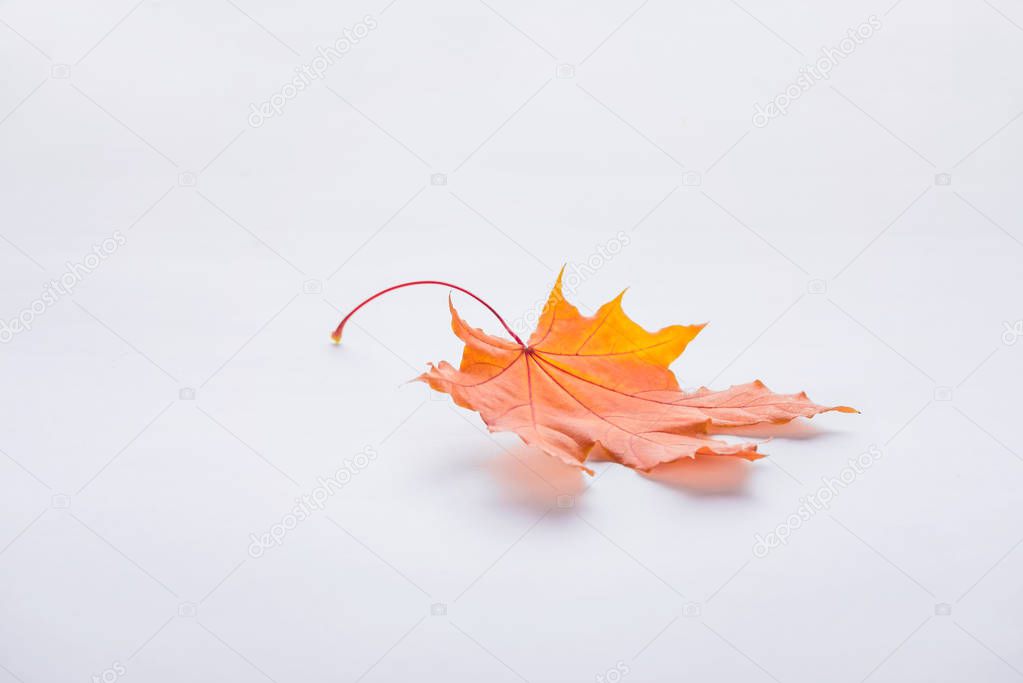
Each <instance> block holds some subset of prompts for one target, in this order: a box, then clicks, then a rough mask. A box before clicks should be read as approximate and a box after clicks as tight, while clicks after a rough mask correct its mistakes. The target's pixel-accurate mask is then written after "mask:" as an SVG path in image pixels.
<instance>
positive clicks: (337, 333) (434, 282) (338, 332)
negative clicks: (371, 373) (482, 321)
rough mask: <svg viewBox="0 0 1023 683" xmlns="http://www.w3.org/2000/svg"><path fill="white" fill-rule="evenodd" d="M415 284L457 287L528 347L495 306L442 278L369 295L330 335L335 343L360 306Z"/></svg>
mask: <svg viewBox="0 0 1023 683" xmlns="http://www.w3.org/2000/svg"><path fill="white" fill-rule="evenodd" d="M413 285H441V286H443V287H450V288H451V289H457V290H458V291H459V292H461V293H462V294H468V295H469V296H471V297H472V298H473V299H475V300H476V301H478V302H480V303H481V304H483V306H484V307H485V308H486V309H487V310H488V311H490V312H491V313H493V314H494V317H495V318H497V319H498V320H499V321H500V322H501V324H502V325H503V326H504V329H505V330H507V331H508V334H510V335H511V336H512V339H514V340H515V341H516V342H518V344H519V346H521V347H522V348H526V345H525V344H524V343H523V342H522V340H521V339H520V338H519V335H517V334H515V331H514V330H512V328H511V327H510V326H509V325H508V323H506V322H505V321H504V318H502V317H501V314H500V313H498V312H497V311H495V310H494V307H493V306H491V305H490V304H488V303H487V302H486V301H484V300H483V299H481V298H479V297H478V296H476V295H475V294H473V293H472V292H470V291H469V290H468V289H465V288H464V287H459V286H458V285H453V284H451V283H450V282H443V281H441V280H414V281H412V282H403V283H401V284H400V285H392V286H391V287H388V288H387V289H382V290H380V291H379V292H377V293H376V294H374V295H373V296H371V297H369V298H368V299H366V300H365V301H363V302H362V303H361V304H359V305H358V306H356V307H355V308H353V309H352V310H351V311H349V312H348V315H346V316H345V317H344V318H342V319H341V324H339V325H338V326H337V329H336V330H334V332H333V333H332V334H331V335H330V338H331V339H332V340H334V343H335V344H340V343H341V333H342V332H343V331H344V329H345V323H347V322H348V319H349V318H351V317H352V316H353V315H355V312H356V311H358V310H359V309H360V308H362V307H363V306H365V305H366V304H368V303H369V302H370V301H373V299H376V298H377V297H380V296H383V295H384V294H387V293H388V292H393V291H394V290H396V289H401V288H403V287H411V286H413Z"/></svg>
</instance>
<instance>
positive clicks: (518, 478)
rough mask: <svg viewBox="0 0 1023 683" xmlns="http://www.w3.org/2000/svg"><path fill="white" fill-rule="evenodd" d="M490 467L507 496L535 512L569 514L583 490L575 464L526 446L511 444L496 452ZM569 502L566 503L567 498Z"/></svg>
mask: <svg viewBox="0 0 1023 683" xmlns="http://www.w3.org/2000/svg"><path fill="white" fill-rule="evenodd" d="M489 470H490V473H491V474H492V475H493V477H494V479H495V481H496V482H497V483H498V485H499V486H500V487H501V489H502V491H503V492H504V494H505V496H506V499H507V500H508V501H509V502H511V503H514V504H516V505H520V506H523V507H526V508H529V509H531V510H535V511H537V512H542V511H544V510H548V509H550V510H551V514H554V515H562V514H565V513H570V512H571V511H572V509H573V508H578V506H579V496H580V494H582V493H583V491H585V489H586V481H585V477H586V475H585V474H584V473H583V472H582V470H579V469H577V468H575V467H572V466H570V465H566V464H565V463H563V462H560V461H558V460H555V459H554V458H552V457H551V456H549V455H547V454H545V453H543V452H542V451H540V450H538V449H535V448H529V447H528V446H525V445H523V446H513V447H511V448H507V449H504V450H503V451H502V452H501V453H498V454H497V455H496V456H495V457H494V458H492V459H491V460H490V462H489ZM566 496H567V497H569V498H571V504H568V502H569V501H568V498H560V500H559V497H566Z"/></svg>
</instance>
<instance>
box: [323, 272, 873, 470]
mask: <svg viewBox="0 0 1023 683" xmlns="http://www.w3.org/2000/svg"><path fill="white" fill-rule="evenodd" d="M411 284H447V283H443V282H437V281H421V282H415V283H405V284H403V285H397V286H396V287H392V288H389V289H387V290H384V291H383V292H381V293H380V294H383V293H386V292H388V291H392V290H393V289H397V288H399V287H404V286H408V285H411ZM448 286H450V287H452V288H454V289H458V290H459V291H462V292H464V293H466V294H468V295H470V296H472V297H473V298H475V299H476V300H477V301H480V302H481V303H483V305H484V306H486V307H487V308H488V309H489V310H490V311H491V312H492V313H494V315H495V316H497V318H498V320H500V321H501V323H502V324H503V325H504V327H505V329H506V330H507V331H508V333H509V334H510V335H511V336H512V337H513V338H514V341H511V340H508V339H502V338H501V337H495V336H493V335H490V334H487V333H486V332H483V331H482V330H480V329H477V328H473V327H470V326H469V325H468V324H466V322H465V321H464V320H462V318H461V317H460V316H459V315H458V312H457V311H456V310H455V308H454V305H452V304H451V302H450V297H449V307H450V309H451V328H452V330H453V331H454V333H455V334H456V335H457V336H458V338H459V339H461V340H462V341H463V342H465V349H464V351H463V353H462V360H461V363H460V365H459V367H458V368H457V369H456V368H455V367H454V366H452V365H451V364H450V363H447V362H445V361H442V362H441V363H440V364H439V365H436V366H434V365H433V364H432V363H431V364H430V369H429V370H428V371H427V372H425V373H423V374H422V375H420V376H419V377H418V378H417V379H419V380H421V381H424V382H426V383H428V384H429V385H430V387H431V388H433V389H435V390H437V391H441V392H444V393H447V394H450V395H451V397H452V399H454V401H455V403H456V404H457V405H459V406H461V407H463V408H468V409H470V410H474V411H476V412H478V413H479V414H480V417H482V418H483V421H484V422H485V423H486V425H487V427H488V429H490V431H492V432H497V431H510V432H514V433H516V434H518V435H519V437H520V438H521V439H522V440H523V441H524V442H525V443H527V444H529V445H531V446H535V447H537V448H539V449H540V450H542V451H544V452H545V453H547V454H548V455H551V456H553V457H555V458H558V459H560V460H562V461H563V462H565V463H568V464H570V465H573V466H575V467H580V468H582V469H584V470H586V471H587V472H590V470H589V468H587V467H586V466H585V465H584V463H585V462H586V460H587V458H589V457H590V455H591V454H592V453H593V452H594V451H595V450H598V449H599V450H600V452H601V453H602V454H603V455H604V456H605V457H609V458H610V459H612V460H614V461H616V462H619V463H621V464H623V465H627V466H629V467H633V468H636V469H640V470H649V469H650V468H652V467H655V466H656V465H659V464H661V463H665V462H671V461H673V460H678V459H679V458H684V457H690V458H692V457H696V456H697V455H724V456H737V457H742V458H746V459H749V460H756V459H757V458H760V457H762V455H761V454H760V453H758V452H757V445H756V444H755V443H750V442H742V443H729V442H726V441H723V440H721V439H715V438H713V437H711V436H710V435H711V434H713V433H715V432H721V431H723V430H727V429H728V428H734V427H741V426H747V425H753V424H758V423H764V422H767V423H775V424H778V423H783V422H788V421H790V420H792V419H794V418H796V417H813V416H814V415H816V414H818V413H823V412H827V411H831V410H836V411H839V412H846V413H850V412H857V411H856V410H854V409H853V408H849V407H847V406H836V407H826V406H820V405H817V404H815V403H813V402H812V401H810V399H809V398H807V396H806V394H805V393H800V394H789V395H785V394H775V393H774V392H772V391H771V390H769V389H768V388H767V387H766V386H764V384H763V383H762V382H760V381H759V380H757V381H754V382H752V383H749V384H741V385H737V386H733V387H731V388H730V389H726V390H724V391H711V390H710V389H707V388H700V389H699V390H697V391H695V392H692V393H686V392H684V391H682V390H681V389H680V388H679V385H678V381H677V380H676V379H675V375H674V374H673V373H672V372H671V370H670V369H669V367H668V366H670V365H671V363H672V362H673V361H674V360H675V359H676V358H678V357H679V355H680V354H681V353H682V352H683V351H684V350H685V348H686V346H687V345H688V344H689V342H690V341H692V340H693V338H695V337H696V335H697V334H698V333H699V332H700V330H702V329H703V327H704V326H703V325H672V326H669V327H665V328H664V329H661V330H658V331H657V332H648V331H647V330H645V329H643V328H642V327H640V326H639V325H638V324H636V323H635V322H634V321H632V320H631V319H630V318H629V317H628V316H627V315H626V314H625V311H624V310H623V309H622V305H621V301H622V296H623V295H624V292H622V294H619V295H618V296H617V297H616V298H615V299H613V300H612V301H609V302H608V303H606V304H604V305H603V306H601V307H600V309H599V310H598V311H597V312H596V314H595V315H593V316H584V315H581V314H580V313H579V310H578V309H577V308H576V307H575V306H573V305H572V304H570V303H569V302H568V301H566V300H565V297H564V295H563V294H562V286H561V275H560V274H559V275H558V279H557V281H556V282H555V284H554V288H553V289H552V290H551V294H550V297H549V298H548V300H547V303H546V305H545V306H544V309H543V313H542V314H541V316H540V320H539V321H538V323H537V328H536V330H535V331H534V332H533V334H532V335H531V336H530V337H529V340H528V342H523V341H522V340H521V339H520V338H519V336H518V335H516V334H515V332H514V331H512V329H511V328H510V327H508V325H507V323H505V322H504V319H503V318H501V316H500V315H498V314H497V312H496V311H494V309H493V308H491V307H490V306H489V305H488V304H487V303H486V302H484V301H483V300H482V299H480V298H479V297H477V296H476V295H475V294H472V293H471V292H469V291H468V290H465V289H462V288H461V287H457V286H455V285H448ZM380 294H377V295H374V296H373V297H370V299H367V300H366V301H364V302H363V303H362V304H360V305H359V306H357V307H356V308H355V309H354V310H353V311H352V312H351V313H349V314H348V316H346V317H345V319H344V320H343V321H342V322H341V324H340V325H339V326H338V328H337V330H335V332H334V335H333V338H334V340H335V341H336V342H337V341H340V337H341V331H342V329H343V328H344V324H345V322H347V320H348V318H349V317H351V315H352V314H353V313H355V311H357V310H358V309H359V308H361V307H362V306H363V305H365V304H366V303H368V302H369V301H371V300H372V299H374V298H376V296H380Z"/></svg>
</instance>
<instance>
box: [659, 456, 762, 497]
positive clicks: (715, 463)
mask: <svg viewBox="0 0 1023 683" xmlns="http://www.w3.org/2000/svg"><path fill="white" fill-rule="evenodd" d="M751 464H752V463H750V462H748V461H746V460H743V459H741V458H729V457H723V456H720V455H698V456H696V457H695V458H682V459H680V460H676V461H674V462H667V463H664V464H663V465H658V466H657V467H654V468H653V469H651V470H649V471H647V472H641V473H640V474H641V475H642V476H643V477H645V478H647V479H649V480H651V481H653V482H654V483H656V484H659V485H661V486H666V487H669V488H673V489H677V490H680V491H685V492H686V493H690V494H693V495H697V496H745V495H746V493H747V490H746V484H747V482H748V481H749V475H750V466H751Z"/></svg>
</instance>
